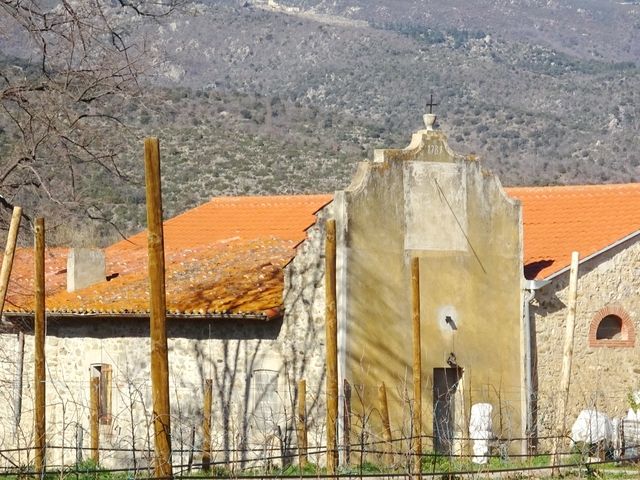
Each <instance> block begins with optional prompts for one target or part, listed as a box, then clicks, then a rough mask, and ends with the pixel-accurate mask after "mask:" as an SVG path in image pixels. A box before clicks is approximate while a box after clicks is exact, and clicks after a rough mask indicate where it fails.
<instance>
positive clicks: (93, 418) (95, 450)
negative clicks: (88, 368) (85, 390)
mask: <svg viewBox="0 0 640 480" xmlns="http://www.w3.org/2000/svg"><path fill="white" fill-rule="evenodd" d="M92 370H93V368H92ZM89 389H90V390H89V424H90V430H91V459H92V460H93V461H94V462H96V463H100V376H99V375H98V376H96V375H94V372H93V371H92V372H91V378H90V380H89Z"/></svg>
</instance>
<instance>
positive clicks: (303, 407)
mask: <svg viewBox="0 0 640 480" xmlns="http://www.w3.org/2000/svg"><path fill="white" fill-rule="evenodd" d="M306 397H307V382H306V380H304V379H303V380H300V381H299V382H298V416H297V420H298V422H297V432H298V465H299V466H300V472H302V470H303V469H304V467H306V466H307V445H308V443H307V398H306Z"/></svg>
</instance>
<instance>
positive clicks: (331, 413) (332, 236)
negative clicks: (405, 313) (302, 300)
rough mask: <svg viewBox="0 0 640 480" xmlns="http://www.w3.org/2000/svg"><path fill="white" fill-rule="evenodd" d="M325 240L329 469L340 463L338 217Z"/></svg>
mask: <svg viewBox="0 0 640 480" xmlns="http://www.w3.org/2000/svg"><path fill="white" fill-rule="evenodd" d="M326 228H327V239H326V244H325V275H324V277H325V295H326V318H325V323H326V334H327V342H326V345H327V473H329V474H334V473H335V472H336V467H337V464H338V444H337V440H336V425H337V423H338V316H337V307H336V221H335V220H333V219H330V220H327V224H326Z"/></svg>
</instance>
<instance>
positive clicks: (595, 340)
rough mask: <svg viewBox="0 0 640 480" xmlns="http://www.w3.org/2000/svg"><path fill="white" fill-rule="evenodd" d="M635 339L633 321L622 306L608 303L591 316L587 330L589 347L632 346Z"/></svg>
mask: <svg viewBox="0 0 640 480" xmlns="http://www.w3.org/2000/svg"><path fill="white" fill-rule="evenodd" d="M635 341H636V333H635V328H634V326H633V322H632V321H631V317H630V316H629V314H628V313H627V312H626V311H625V310H624V309H623V308H622V307H619V306H616V305H609V306H607V307H604V308H603V309H601V310H600V311H598V312H597V313H596V314H595V315H594V316H593V319H592V320H591V328H590V331H589V346H590V347H633V346H634V345H635Z"/></svg>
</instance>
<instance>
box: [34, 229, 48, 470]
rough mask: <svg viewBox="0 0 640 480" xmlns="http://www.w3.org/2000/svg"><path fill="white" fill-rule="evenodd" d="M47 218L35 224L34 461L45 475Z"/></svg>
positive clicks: (37, 468) (36, 467)
mask: <svg viewBox="0 0 640 480" xmlns="http://www.w3.org/2000/svg"><path fill="white" fill-rule="evenodd" d="M44 288H45V287H44V218H37V219H36V225H35V294H36V309H35V315H34V326H33V336H34V343H35V345H34V349H33V350H34V358H35V372H34V383H35V385H34V392H35V406H34V410H35V426H34V436H35V438H34V440H35V442H34V443H35V459H34V466H35V469H36V472H38V473H43V472H44V467H45V444H46V440H47V439H46V430H45V425H46V410H45V398H46V384H45V381H46V373H45V368H44V363H45V354H44V336H45V321H46V319H45V304H44V295H45V290H44Z"/></svg>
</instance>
